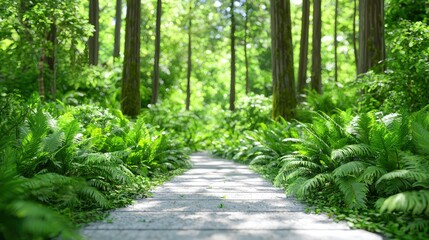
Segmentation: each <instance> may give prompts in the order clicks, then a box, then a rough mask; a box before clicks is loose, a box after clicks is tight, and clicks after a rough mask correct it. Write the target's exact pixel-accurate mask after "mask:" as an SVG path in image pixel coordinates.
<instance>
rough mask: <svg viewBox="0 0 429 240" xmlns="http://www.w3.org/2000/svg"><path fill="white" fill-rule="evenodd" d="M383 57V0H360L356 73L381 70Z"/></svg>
mask: <svg viewBox="0 0 429 240" xmlns="http://www.w3.org/2000/svg"><path fill="white" fill-rule="evenodd" d="M384 59H385V45H384V0H360V1H359V65H358V74H362V73H366V72H368V70H370V69H372V70H374V71H375V72H382V71H383V67H382V65H379V62H380V61H382V60H384Z"/></svg>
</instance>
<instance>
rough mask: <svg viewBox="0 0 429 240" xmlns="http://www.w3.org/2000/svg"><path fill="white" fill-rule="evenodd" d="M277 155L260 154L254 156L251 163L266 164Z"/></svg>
mask: <svg viewBox="0 0 429 240" xmlns="http://www.w3.org/2000/svg"><path fill="white" fill-rule="evenodd" d="M275 159H276V157H274V156H270V155H259V156H256V157H255V158H253V160H252V161H250V165H264V164H268V163H270V162H271V161H273V160H275Z"/></svg>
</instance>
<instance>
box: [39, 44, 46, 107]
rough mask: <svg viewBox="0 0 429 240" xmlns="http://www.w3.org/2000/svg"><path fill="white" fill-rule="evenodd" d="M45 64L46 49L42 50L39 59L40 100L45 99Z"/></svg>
mask: <svg viewBox="0 0 429 240" xmlns="http://www.w3.org/2000/svg"><path fill="white" fill-rule="evenodd" d="M44 63H45V49H43V48H42V50H41V53H40V58H39V64H38V69H39V77H38V79H37V82H38V84H39V98H40V99H42V100H43V99H45V81H44V80H43V65H44Z"/></svg>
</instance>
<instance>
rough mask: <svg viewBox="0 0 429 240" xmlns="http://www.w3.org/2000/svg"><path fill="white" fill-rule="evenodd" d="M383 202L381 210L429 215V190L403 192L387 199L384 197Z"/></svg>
mask: <svg viewBox="0 0 429 240" xmlns="http://www.w3.org/2000/svg"><path fill="white" fill-rule="evenodd" d="M381 202H382V204H381V207H380V211H381V212H394V211H402V212H406V213H411V214H414V215H418V214H425V215H427V216H429V190H420V191H411V192H401V193H398V194H395V195H393V196H390V197H388V198H387V199H385V200H383V199H382V200H381ZM379 204H380V203H379Z"/></svg>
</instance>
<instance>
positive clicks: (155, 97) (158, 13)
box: [151, 0, 162, 104]
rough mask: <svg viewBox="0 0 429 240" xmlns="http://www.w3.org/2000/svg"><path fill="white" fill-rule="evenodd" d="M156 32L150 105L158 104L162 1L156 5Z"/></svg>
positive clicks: (158, 0) (158, 1) (159, 0)
mask: <svg viewBox="0 0 429 240" xmlns="http://www.w3.org/2000/svg"><path fill="white" fill-rule="evenodd" d="M156 5H157V6H156V30H155V64H154V70H153V82H152V100H151V103H152V104H156V103H157V102H158V93H159V55H160V52H161V14H162V1H161V0H157V4H156Z"/></svg>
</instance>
